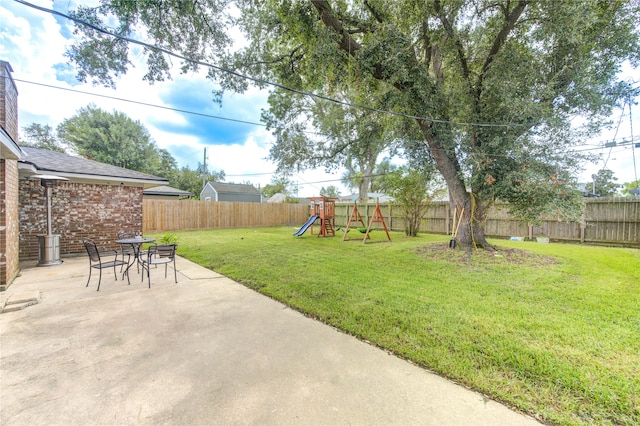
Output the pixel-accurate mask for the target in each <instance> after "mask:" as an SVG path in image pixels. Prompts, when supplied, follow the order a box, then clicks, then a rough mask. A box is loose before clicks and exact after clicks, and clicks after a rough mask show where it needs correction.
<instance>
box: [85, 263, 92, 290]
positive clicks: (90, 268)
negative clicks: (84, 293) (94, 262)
mask: <svg viewBox="0 0 640 426" xmlns="http://www.w3.org/2000/svg"><path fill="white" fill-rule="evenodd" d="M92 269H93V268H92V267H91V264H89V279H88V280H87V285H85V287H89V281H91V270H92Z"/></svg>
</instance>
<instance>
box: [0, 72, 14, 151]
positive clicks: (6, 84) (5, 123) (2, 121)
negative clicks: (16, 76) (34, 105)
mask: <svg viewBox="0 0 640 426" xmlns="http://www.w3.org/2000/svg"><path fill="white" fill-rule="evenodd" d="M10 67H11V65H9V63H8V62H5V61H0V125H1V126H2V127H4V129H5V130H6V131H7V133H9V136H11V138H12V139H13V140H14V141H16V142H17V141H18V89H16V85H15V83H14V82H13V78H12V77H11V71H10V69H11V68H10Z"/></svg>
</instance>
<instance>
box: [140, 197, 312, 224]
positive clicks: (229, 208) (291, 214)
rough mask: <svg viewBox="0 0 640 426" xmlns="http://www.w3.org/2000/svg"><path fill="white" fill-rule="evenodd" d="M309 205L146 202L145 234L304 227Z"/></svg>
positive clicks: (143, 221) (144, 211) (144, 209)
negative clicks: (220, 229) (218, 229)
mask: <svg viewBox="0 0 640 426" xmlns="http://www.w3.org/2000/svg"><path fill="white" fill-rule="evenodd" d="M308 218H309V206H305V205H300V204H287V203H239V202H227V201H215V202H214V201H192V200H180V201H177V200H144V201H143V205H142V228H143V231H175V230H183V229H184V230H187V229H209V228H249V227H255V226H281V225H302V224H303V223H304V222H305V221H306V220H307V219H308Z"/></svg>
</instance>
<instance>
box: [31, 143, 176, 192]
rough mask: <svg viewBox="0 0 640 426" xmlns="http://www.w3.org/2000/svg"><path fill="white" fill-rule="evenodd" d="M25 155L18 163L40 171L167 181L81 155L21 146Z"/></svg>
mask: <svg viewBox="0 0 640 426" xmlns="http://www.w3.org/2000/svg"><path fill="white" fill-rule="evenodd" d="M21 149H22V151H23V152H24V153H25V155H24V156H23V157H22V159H21V160H20V163H23V164H30V165H32V166H33V167H35V169H36V170H37V171H38V172H39V173H40V172H46V173H47V174H54V175H60V176H63V177H77V178H85V179H87V178H88V179H91V178H93V179H103V180H127V181H129V182H140V183H146V184H150V183H151V184H153V183H155V184H156V185H162V184H167V183H168V181H167V180H166V179H164V178H161V177H158V176H153V175H149V174H146V173H141V172H136V171H134V170H129V169H125V168H122V167H117V166H112V165H110V164H104V163H99V162H97V161H93V160H87V159H86V158H82V157H74V156H73V155H68V154H63V153H61V152H55V151H50V150H48V149H42V148H32V147H21Z"/></svg>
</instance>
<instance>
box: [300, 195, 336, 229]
mask: <svg viewBox="0 0 640 426" xmlns="http://www.w3.org/2000/svg"><path fill="white" fill-rule="evenodd" d="M309 200H311V207H310V209H309V219H308V220H307V221H306V222H305V224H304V225H302V228H300V230H299V231H298V232H296V233H295V234H293V235H294V236H295V237H299V236H301V235H302V234H304V233H305V232H307V229H309V228H311V235H314V234H313V224H314V223H315V222H316V221H317V220H318V219H319V220H320V231H319V232H318V237H329V236H331V237H333V236H335V235H336V229H335V220H336V199H335V198H328V197H312V198H309Z"/></svg>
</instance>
